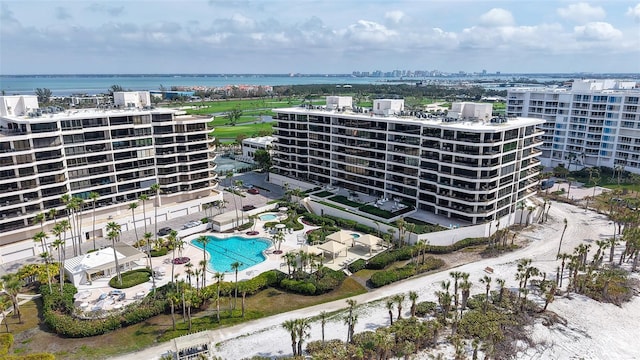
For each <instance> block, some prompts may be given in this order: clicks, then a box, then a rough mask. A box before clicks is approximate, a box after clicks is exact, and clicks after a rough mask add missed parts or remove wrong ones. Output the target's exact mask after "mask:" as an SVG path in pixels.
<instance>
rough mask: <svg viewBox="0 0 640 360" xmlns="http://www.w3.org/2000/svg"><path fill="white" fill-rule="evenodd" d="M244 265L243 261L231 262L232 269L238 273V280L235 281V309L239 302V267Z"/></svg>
mask: <svg viewBox="0 0 640 360" xmlns="http://www.w3.org/2000/svg"><path fill="white" fill-rule="evenodd" d="M241 266H242V263H241V262H239V261H235V262H233V263H232V264H231V270H233V271H234V272H235V273H236V281H235V288H236V289H235V292H236V293H235V298H234V300H233V309H234V310H235V308H236V303H237V302H238V269H239V268H240V267H241Z"/></svg>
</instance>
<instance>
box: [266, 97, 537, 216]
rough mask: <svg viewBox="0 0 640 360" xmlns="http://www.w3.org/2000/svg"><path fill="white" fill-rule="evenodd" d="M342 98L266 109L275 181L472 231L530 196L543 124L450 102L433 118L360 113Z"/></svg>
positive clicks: (380, 103) (389, 110)
mask: <svg viewBox="0 0 640 360" xmlns="http://www.w3.org/2000/svg"><path fill="white" fill-rule="evenodd" d="M347 99H348V101H345V98H341V99H335V98H334V97H329V98H328V100H327V104H328V105H327V106H322V107H321V106H312V107H307V108H302V107H299V108H286V109H274V110H273V111H274V112H275V113H276V114H277V115H276V121H277V126H276V127H275V134H274V135H275V136H276V138H277V140H276V142H274V155H273V161H272V162H273V168H274V170H275V172H276V173H277V174H279V175H281V176H285V177H289V178H294V179H300V180H306V181H310V182H316V183H320V184H326V185H331V186H338V187H342V188H346V189H349V190H352V191H356V192H360V193H363V194H367V195H372V196H376V197H379V198H389V199H399V200H400V201H402V202H403V203H405V204H409V205H412V206H413V207H415V208H416V209H420V210H423V211H427V212H432V213H435V214H438V215H441V216H446V217H449V218H454V219H461V220H463V221H466V222H468V223H472V224H477V223H483V222H487V221H491V220H495V219H499V218H501V217H503V216H505V215H507V214H509V213H512V212H514V211H515V206H516V204H517V203H518V202H520V201H522V200H524V199H526V198H527V197H529V196H531V195H533V193H534V189H535V186H536V183H537V180H536V175H537V174H538V166H539V164H540V162H539V161H538V160H537V157H538V155H539V154H540V151H538V150H537V149H536V148H537V147H538V146H539V145H540V144H541V140H540V136H541V135H542V132H541V131H539V130H537V127H538V126H539V125H541V124H543V123H544V120H540V119H530V118H495V117H492V116H491V106H488V107H486V105H485V104H472V103H462V104H454V108H453V110H452V111H451V112H450V113H449V114H448V115H447V117H435V116H432V115H428V114H426V113H421V112H409V111H405V110H404V102H403V100H395V99H394V100H375V101H374V103H373V110H369V109H363V108H352V107H351V99H349V98H347ZM338 105H340V106H338Z"/></svg>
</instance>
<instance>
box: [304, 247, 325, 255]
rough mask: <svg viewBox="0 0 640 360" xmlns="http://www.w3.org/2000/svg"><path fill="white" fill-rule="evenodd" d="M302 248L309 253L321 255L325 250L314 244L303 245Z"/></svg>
mask: <svg viewBox="0 0 640 360" xmlns="http://www.w3.org/2000/svg"><path fill="white" fill-rule="evenodd" d="M300 250H302V251H304V252H306V253H307V254H313V255H321V254H322V252H323V250H322V249H320V248H319V247H317V246H313V245H303V246H302V248H301V249H300Z"/></svg>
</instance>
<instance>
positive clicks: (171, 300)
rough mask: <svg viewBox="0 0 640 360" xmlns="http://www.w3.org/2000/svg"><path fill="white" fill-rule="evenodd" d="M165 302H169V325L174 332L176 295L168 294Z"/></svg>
mask: <svg viewBox="0 0 640 360" xmlns="http://www.w3.org/2000/svg"><path fill="white" fill-rule="evenodd" d="M167 301H169V306H171V323H172V324H173V331H176V314H175V307H176V303H177V302H178V301H179V300H178V294H177V293H175V292H173V291H172V292H169V293H168V294H167Z"/></svg>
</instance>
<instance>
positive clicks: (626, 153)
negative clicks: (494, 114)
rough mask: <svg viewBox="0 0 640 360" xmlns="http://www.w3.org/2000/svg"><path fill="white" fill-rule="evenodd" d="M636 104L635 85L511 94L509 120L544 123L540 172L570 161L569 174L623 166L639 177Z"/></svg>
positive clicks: (592, 83) (584, 84)
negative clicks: (541, 168) (510, 116)
mask: <svg viewBox="0 0 640 360" xmlns="http://www.w3.org/2000/svg"><path fill="white" fill-rule="evenodd" d="M639 100H640V89H639V88H638V87H637V83H636V82H633V81H632V82H630V81H616V80H576V81H574V82H573V85H572V86H571V88H556V89H548V88H537V89H513V90H509V92H508V95H507V115H513V116H525V117H531V118H538V119H544V120H546V123H545V124H544V125H542V127H541V129H542V130H544V131H545V135H544V136H543V141H544V144H543V146H542V147H541V148H540V149H541V150H542V156H541V157H540V160H541V162H542V164H543V165H544V166H548V167H556V166H558V165H560V164H564V165H565V166H566V167H568V166H569V161H570V160H571V170H575V169H580V168H582V167H584V166H606V167H610V168H616V167H619V166H623V167H624V169H625V170H628V171H631V172H634V173H640V110H639V104H638V102H639ZM574 165H575V166H576V167H575V168H574Z"/></svg>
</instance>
